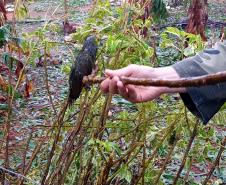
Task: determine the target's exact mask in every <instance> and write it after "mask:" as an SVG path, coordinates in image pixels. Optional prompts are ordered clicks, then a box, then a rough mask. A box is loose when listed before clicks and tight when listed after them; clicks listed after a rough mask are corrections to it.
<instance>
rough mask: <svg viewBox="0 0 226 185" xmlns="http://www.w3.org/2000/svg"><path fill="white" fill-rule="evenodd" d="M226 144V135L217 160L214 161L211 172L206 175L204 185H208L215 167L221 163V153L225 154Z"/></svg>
mask: <svg viewBox="0 0 226 185" xmlns="http://www.w3.org/2000/svg"><path fill="white" fill-rule="evenodd" d="M225 145H226V137H224V139H223V141H222V145H221V147H220V150H219V152H218V154H217V157H216V160H215V161H214V163H213V165H212V167H211V169H210V171H209V173H208V174H207V176H206V179H205V180H204V182H203V185H206V184H207V183H208V181H209V179H210V177H211V175H212V173H213V172H214V170H215V168H216V166H217V165H219V162H220V159H221V155H222V154H223V152H224V150H225Z"/></svg>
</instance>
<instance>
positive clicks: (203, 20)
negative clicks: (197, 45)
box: [186, 0, 208, 41]
mask: <svg viewBox="0 0 226 185" xmlns="http://www.w3.org/2000/svg"><path fill="white" fill-rule="evenodd" d="M207 20H208V7H207V0H192V1H191V4H190V7H189V10H188V25H187V27H186V31H187V32H188V33H193V34H196V35H198V34H200V35H201V37H202V39H203V41H206V40H207V38H206V36H205V28H206V24H207Z"/></svg>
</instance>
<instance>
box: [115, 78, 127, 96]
mask: <svg viewBox="0 0 226 185" xmlns="http://www.w3.org/2000/svg"><path fill="white" fill-rule="evenodd" d="M117 87H118V93H119V94H120V95H121V96H122V97H124V98H125V99H127V98H128V89H127V88H126V87H125V86H124V84H123V83H122V82H121V81H118V82H117Z"/></svg>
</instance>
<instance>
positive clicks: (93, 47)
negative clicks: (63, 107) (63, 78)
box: [68, 36, 98, 105]
mask: <svg viewBox="0 0 226 185" xmlns="http://www.w3.org/2000/svg"><path fill="white" fill-rule="evenodd" d="M97 49H98V47H97V41H96V38H95V37H94V36H89V37H87V38H86V40H85V42H84V44H83V47H82V50H81V51H80V52H79V54H78V56H77V57H76V60H75V62H74V64H73V65H72V67H71V73H70V77H69V97H68V103H69V105H70V104H72V103H73V102H74V101H75V100H76V99H77V98H78V97H79V95H80V94H81V91H82V88H83V87H84V84H83V82H82V80H83V77H84V76H88V75H90V74H91V73H92V71H93V69H94V68H95V61H96V55H97Z"/></svg>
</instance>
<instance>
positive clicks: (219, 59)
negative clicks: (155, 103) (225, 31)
mask: <svg viewBox="0 0 226 185" xmlns="http://www.w3.org/2000/svg"><path fill="white" fill-rule="evenodd" d="M173 67H174V69H175V70H176V71H177V73H178V74H179V75H180V76H181V77H196V76H201V75H207V74H214V73H217V72H222V71H226V42H225V43H217V44H216V45H215V47H214V48H213V49H208V50H204V51H203V52H201V53H199V54H197V55H196V56H194V57H191V58H188V59H185V60H183V61H181V62H178V63H176V64H174V65H173ZM181 97H182V100H183V101H184V103H185V105H186V106H187V108H188V109H189V110H190V111H191V112H192V113H193V114H194V115H196V116H197V117H199V118H200V119H201V120H202V121H203V123H204V124H206V123H207V122H208V121H209V120H210V119H211V118H212V117H213V116H214V115H215V114H216V113H217V112H218V111H219V109H220V108H221V106H222V105H223V104H224V102H225V101H226V82H225V83H218V84H215V85H208V86H202V87H189V88H187V93H183V94H181Z"/></svg>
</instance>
